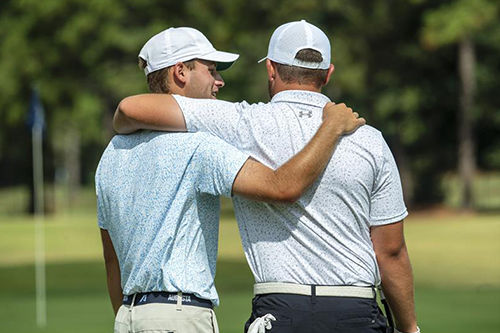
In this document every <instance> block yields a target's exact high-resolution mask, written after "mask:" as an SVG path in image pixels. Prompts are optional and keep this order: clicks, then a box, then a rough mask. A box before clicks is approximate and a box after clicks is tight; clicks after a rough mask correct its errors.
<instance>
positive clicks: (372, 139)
mask: <svg viewBox="0 0 500 333" xmlns="http://www.w3.org/2000/svg"><path fill="white" fill-rule="evenodd" d="M345 138H347V141H348V142H352V143H354V144H356V145H358V146H363V147H365V148H367V149H369V150H374V151H379V150H380V149H381V148H382V146H383V145H384V144H385V140H384V137H383V135H382V132H380V131H379V130H378V129H376V128H375V127H373V126H370V125H363V126H361V127H360V128H358V129H357V130H356V131H354V132H353V133H351V134H348V135H345Z"/></svg>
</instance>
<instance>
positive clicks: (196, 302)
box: [123, 291, 213, 309]
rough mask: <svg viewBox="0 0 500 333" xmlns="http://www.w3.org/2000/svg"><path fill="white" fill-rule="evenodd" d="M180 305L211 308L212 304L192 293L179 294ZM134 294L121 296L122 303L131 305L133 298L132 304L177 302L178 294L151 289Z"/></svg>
mask: <svg viewBox="0 0 500 333" xmlns="http://www.w3.org/2000/svg"><path fill="white" fill-rule="evenodd" d="M181 295H182V296H181V298H182V299H181V302H182V305H191V306H199V307H202V308H208V309H213V304H212V302H211V301H209V300H206V299H203V298H199V297H197V296H195V295H193V294H184V293H182V294H181ZM133 296H134V295H125V296H123V304H124V305H131V304H132V300H134V306H138V305H144V304H151V303H165V304H177V303H178V298H179V296H178V294H177V293H171V292H165V291H153V292H148V293H137V294H135V299H134V297H133Z"/></svg>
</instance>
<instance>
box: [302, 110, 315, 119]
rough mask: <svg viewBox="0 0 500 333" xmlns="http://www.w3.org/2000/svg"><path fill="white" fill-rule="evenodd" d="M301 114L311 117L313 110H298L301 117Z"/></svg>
mask: <svg viewBox="0 0 500 333" xmlns="http://www.w3.org/2000/svg"><path fill="white" fill-rule="evenodd" d="M303 116H307V118H311V117H312V116H313V112H312V111H300V112H299V117H300V118H302V117H303Z"/></svg>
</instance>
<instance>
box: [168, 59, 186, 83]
mask: <svg viewBox="0 0 500 333" xmlns="http://www.w3.org/2000/svg"><path fill="white" fill-rule="evenodd" d="M187 72H188V68H187V67H186V65H184V63H182V62H178V63H176V64H175V65H174V66H172V74H173V76H174V80H178V81H180V82H181V83H184V84H185V83H186V81H187V80H188V74H187Z"/></svg>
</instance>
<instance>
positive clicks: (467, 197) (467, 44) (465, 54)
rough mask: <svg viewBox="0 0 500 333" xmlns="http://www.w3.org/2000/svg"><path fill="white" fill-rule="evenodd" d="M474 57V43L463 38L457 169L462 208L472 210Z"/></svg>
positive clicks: (460, 49)
mask: <svg viewBox="0 0 500 333" xmlns="http://www.w3.org/2000/svg"><path fill="white" fill-rule="evenodd" d="M475 65H476V57H475V53H474V43H473V42H472V40H471V39H470V38H468V37H467V38H465V39H463V40H462V41H461V42H460V45H459V72H460V83H461V92H460V113H459V119H458V126H459V130H458V136H459V137H458V141H459V150H458V159H459V161H458V164H459V165H458V169H459V173H460V180H461V181H462V208H463V209H466V210H469V209H472V208H473V193H472V185H473V179H474V173H475V169H476V161H475V152H474V139H473V136H472V127H473V107H474V92H475V88H476V84H475Z"/></svg>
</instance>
